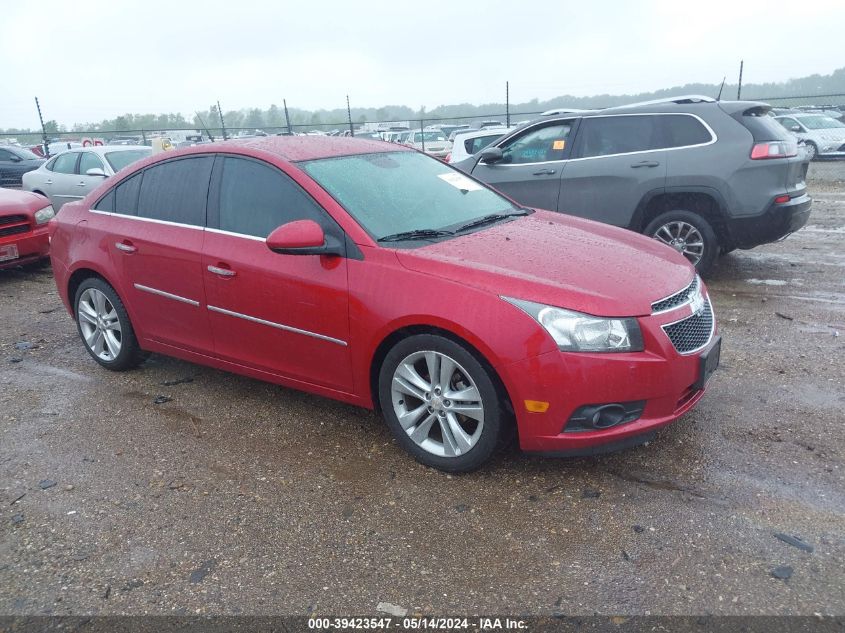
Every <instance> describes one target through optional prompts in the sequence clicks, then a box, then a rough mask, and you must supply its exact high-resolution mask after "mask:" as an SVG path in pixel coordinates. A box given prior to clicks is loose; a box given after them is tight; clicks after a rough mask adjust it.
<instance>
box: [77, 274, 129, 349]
mask: <svg viewBox="0 0 845 633" xmlns="http://www.w3.org/2000/svg"><path fill="white" fill-rule="evenodd" d="M76 315H77V317H76V318H77V319H78V321H79V329H80V331H81V332H82V338H83V339H85V344H86V345H87V346H88V347H89V349H90V350H91V351H92V352H93V353H94V355H95V356H97V358H99V359H101V360H104V361H107V362H109V361H113V360H115V359H116V358H117V356H118V354H120V348H121V344H122V340H123V336H122V330H121V326H120V318H119V317H118V315H117V310H115V308H114V306H113V305H112V303H111V301H109V298H108V297H107V296H106V295H105V293H103V292H101V291H100V290H97V289H96V288H88V289H86V290H85V291H84V292H83V293H82V295H81V296H80V297H79V305H77V309H76Z"/></svg>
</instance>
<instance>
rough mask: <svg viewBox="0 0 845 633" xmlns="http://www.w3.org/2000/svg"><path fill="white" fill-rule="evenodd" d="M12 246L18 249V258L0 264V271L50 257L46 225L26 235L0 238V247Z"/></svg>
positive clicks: (19, 234) (20, 234)
mask: <svg viewBox="0 0 845 633" xmlns="http://www.w3.org/2000/svg"><path fill="white" fill-rule="evenodd" d="M10 244H14V245H15V246H17V248H18V257H17V258H16V259H10V260H6V261H3V262H0V270H2V269H4V268H14V267H15V266H22V265H24V264H31V263H33V262H36V261H38V260H41V259H45V258H46V257H48V256H49V255H50V237H49V234H48V231H47V225H46V224H43V225H41V226H37V227H35V229H33V230H32V231H29V232H27V233H18V234H15V235H7V236H4V237H0V246H8V245H10Z"/></svg>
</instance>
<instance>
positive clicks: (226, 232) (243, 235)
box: [205, 226, 267, 242]
mask: <svg viewBox="0 0 845 633" xmlns="http://www.w3.org/2000/svg"><path fill="white" fill-rule="evenodd" d="M205 230H206V231H208V232H209V233H219V234H220V235H231V236H232V237H242V238H244V239H247V240H255V241H256V242H266V241H267V238H266V237H258V236H256V235H247V234H246V233H235V232H234V231H224V230H223V229H212V228H211V227H208V226H207V227H205Z"/></svg>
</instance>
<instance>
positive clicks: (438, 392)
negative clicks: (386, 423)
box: [391, 351, 484, 457]
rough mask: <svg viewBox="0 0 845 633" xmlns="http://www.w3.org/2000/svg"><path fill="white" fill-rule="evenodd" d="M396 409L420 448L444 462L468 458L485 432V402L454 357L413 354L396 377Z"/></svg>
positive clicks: (400, 366) (427, 352) (431, 352)
mask: <svg viewBox="0 0 845 633" xmlns="http://www.w3.org/2000/svg"><path fill="white" fill-rule="evenodd" d="M391 399H392V401H393V410H394V412H395V413H396V417H397V418H398V420H399V424H400V425H401V426H402V429H403V430H404V431H405V432H406V433H407V434H408V436H409V437H410V438H411V440H413V442H414V443H415V444H417V446H419V447H420V448H422V449H423V450H425V451H427V452H429V453H431V454H433V455H438V456H441V457H457V456H460V455H465V454H466V453H467V452H469V451H470V450H471V449H472V447H473V446H475V445H476V443H477V442H478V440H479V438H480V437H481V432H482V429H483V427H484V403H483V402H482V399H481V392H480V391H479V389H478V387H477V385H476V383H475V381H474V380H473V378H472V376H470V375H469V373H468V372H467V371H466V370H465V369H464V368H463V367H461V365H459V364H458V363H457V362H456V361H455V360H454V359H453V358H450V357H449V356H447V355H446V354H443V353H441V352H434V351H420V352H414V353H413V354H410V355H408V356H406V357H405V359H404V360H402V362H400V363H399V365H398V366H397V367H396V370H395V371H394V372H393V380H392V384H391Z"/></svg>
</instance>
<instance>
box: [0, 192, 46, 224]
mask: <svg viewBox="0 0 845 633" xmlns="http://www.w3.org/2000/svg"><path fill="white" fill-rule="evenodd" d="M48 204H50V200H48V199H47V198H45V197H44V196H39V195H38V194H37V193H30V192H29V191H20V190H19V189H0V217H2V216H7V215H18V214H23V215H29V216H31V215H32V214H33V213H35V212H36V211H38V210H39V209H43V208H44V207H46V206H47V205H48Z"/></svg>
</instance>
